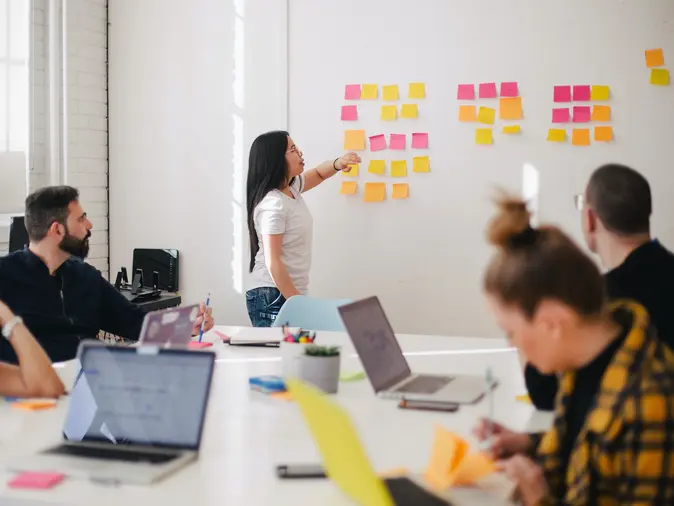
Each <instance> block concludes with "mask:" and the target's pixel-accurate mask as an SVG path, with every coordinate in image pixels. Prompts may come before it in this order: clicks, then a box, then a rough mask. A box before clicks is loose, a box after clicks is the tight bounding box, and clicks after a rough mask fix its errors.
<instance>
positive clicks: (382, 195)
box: [363, 183, 386, 202]
mask: <svg viewBox="0 0 674 506" xmlns="http://www.w3.org/2000/svg"><path fill="white" fill-rule="evenodd" d="M363 200H365V202H383V201H384V200H386V183H365V196H364V197H363Z"/></svg>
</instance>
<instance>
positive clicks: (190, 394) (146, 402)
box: [63, 345, 215, 450]
mask: <svg viewBox="0 0 674 506" xmlns="http://www.w3.org/2000/svg"><path fill="white" fill-rule="evenodd" d="M214 363H215V355H214V354H213V353H211V352H194V351H187V350H168V349H157V348H142V347H141V348H124V347H119V346H100V345H84V346H83V347H82V350H81V353H80V370H79V372H78V374H77V378H76V380H75V385H74V386H73V388H72V390H71V391H70V405H69V407H68V414H67V416H66V421H65V426H64V427H63V434H64V438H65V439H66V440H69V441H98V442H106V443H112V444H126V445H129V444H130V445H146V446H157V447H165V448H179V449H188V450H197V449H198V448H199V445H200V441H201V433H202V430H203V425H204V419H205V416H206V407H207V405H208V396H209V392H210V384H211V378H212V375H213V366H214Z"/></svg>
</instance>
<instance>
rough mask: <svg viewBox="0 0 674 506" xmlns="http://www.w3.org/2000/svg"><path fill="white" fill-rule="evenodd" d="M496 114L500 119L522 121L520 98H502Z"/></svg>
mask: <svg viewBox="0 0 674 506" xmlns="http://www.w3.org/2000/svg"><path fill="white" fill-rule="evenodd" d="M498 114H499V118H501V119H522V97H514V98H502V99H501V100H500V102H499V112H498ZM492 123H493V122H492Z"/></svg>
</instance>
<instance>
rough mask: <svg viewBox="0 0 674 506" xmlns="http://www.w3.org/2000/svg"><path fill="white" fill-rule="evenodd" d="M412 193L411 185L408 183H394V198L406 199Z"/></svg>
mask: <svg viewBox="0 0 674 506" xmlns="http://www.w3.org/2000/svg"><path fill="white" fill-rule="evenodd" d="M409 194H410V185H409V184H407V183H393V194H392V197H393V198H394V199H406V198H407V197H408V196H409Z"/></svg>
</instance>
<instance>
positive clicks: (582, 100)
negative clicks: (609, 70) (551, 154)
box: [547, 55, 648, 146]
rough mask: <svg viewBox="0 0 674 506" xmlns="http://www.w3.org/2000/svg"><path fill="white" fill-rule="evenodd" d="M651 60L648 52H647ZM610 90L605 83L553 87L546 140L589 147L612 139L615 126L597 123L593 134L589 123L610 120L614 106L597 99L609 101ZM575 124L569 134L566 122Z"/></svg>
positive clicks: (607, 121)
mask: <svg viewBox="0 0 674 506" xmlns="http://www.w3.org/2000/svg"><path fill="white" fill-rule="evenodd" d="M647 59H648V55H647ZM610 98H611V89H610V87H609V86H607V85H605V84H593V85H589V84H574V85H570V84H565V85H558V86H554V87H553V90H552V101H553V103H554V106H553V108H552V111H551V112H552V114H551V123H553V126H552V127H550V129H549V130H548V135H547V141H548V142H553V143H565V142H567V140H568V139H571V144H572V145H573V146H590V145H591V143H592V139H594V142H611V141H612V140H613V127H612V126H610V125H604V124H602V125H596V126H594V136H593V135H592V129H591V128H590V125H588V123H609V122H610V121H611V106H609V105H607V104H596V103H594V102H608V101H609V100H610ZM568 123H572V124H573V125H574V126H573V128H572V129H571V135H570V136H568V135H567V131H566V128H565V124H568Z"/></svg>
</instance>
